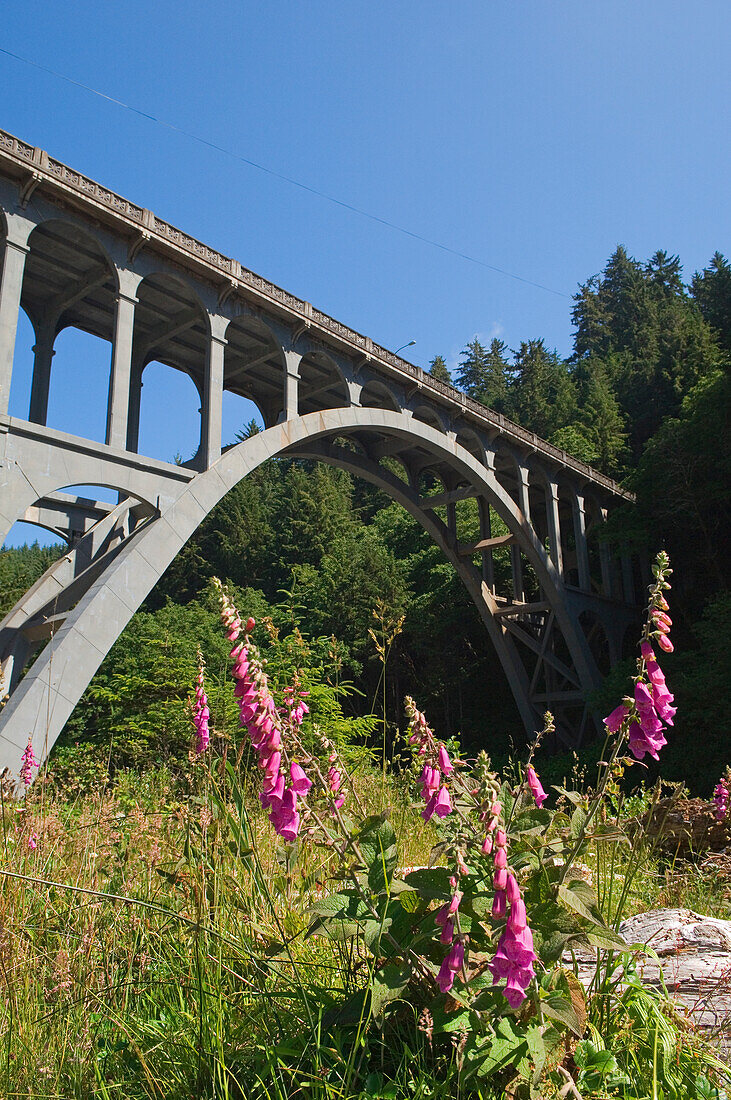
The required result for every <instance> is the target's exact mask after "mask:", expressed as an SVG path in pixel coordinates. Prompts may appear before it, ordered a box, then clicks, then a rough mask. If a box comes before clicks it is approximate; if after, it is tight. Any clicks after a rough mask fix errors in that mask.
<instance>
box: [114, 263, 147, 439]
mask: <svg viewBox="0 0 731 1100" xmlns="http://www.w3.org/2000/svg"><path fill="white" fill-rule="evenodd" d="M118 275H119V291H118V293H117V308H116V312H115V315H114V343H113V345H112V366H111V370H110V372H109V397H108V400H107V434H106V442H107V444H108V445H109V446H110V447H116V448H117V449H118V450H120V451H123V450H124V449H125V447H126V446H127V418H128V415H129V408H130V380H131V372H132V340H133V337H134V323H135V306H136V305H137V298H136V297H135V291H136V290H137V287H138V285H139V283H140V281H141V276H140V275H137V274H136V273H135V272H133V271H118Z"/></svg>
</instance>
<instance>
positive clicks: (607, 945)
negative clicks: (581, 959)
mask: <svg viewBox="0 0 731 1100" xmlns="http://www.w3.org/2000/svg"><path fill="white" fill-rule="evenodd" d="M586 938H587V940H588V941H589V943H590V944H591V946H592V947H599V948H601V949H602V950H603V951H626V950H627V947H628V944H627V941H626V940H625V939H623V938H622V936H620V934H619V932H615V931H614V929H613V928H609V927H608V926H605V927H603V928H600V929H599V931H593V932H587V933H586Z"/></svg>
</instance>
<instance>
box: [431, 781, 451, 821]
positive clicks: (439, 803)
mask: <svg viewBox="0 0 731 1100" xmlns="http://www.w3.org/2000/svg"><path fill="white" fill-rule="evenodd" d="M451 812H452V800H451V799H450V797H449V791H448V790H447V788H446V787H442V788H441V789H440V791H439V794H438V795H437V800H436V803H435V805H434V813H435V814H436V815H437V817H446V816H447V814H450V813H451Z"/></svg>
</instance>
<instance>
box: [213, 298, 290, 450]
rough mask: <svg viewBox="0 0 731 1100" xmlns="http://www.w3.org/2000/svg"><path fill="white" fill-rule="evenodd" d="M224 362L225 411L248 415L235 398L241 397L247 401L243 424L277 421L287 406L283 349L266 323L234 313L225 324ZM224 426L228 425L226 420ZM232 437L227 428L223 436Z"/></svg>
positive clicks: (262, 423)
mask: <svg viewBox="0 0 731 1100" xmlns="http://www.w3.org/2000/svg"><path fill="white" fill-rule="evenodd" d="M223 364H224V365H223V389H224V412H225V414H226V410H233V409H237V410H241V412H240V413H237V415H246V414H245V413H244V412H243V410H244V406H243V405H242V404H241V402H240V401H236V400H234V399H235V398H242V399H244V400H245V401H247V402H248V406H247V409H248V415H247V416H246V420H245V421H243V423H244V424H248V423H249V422H250V421H251V420H256V421H257V423H259V424H260V425H261V426H263V427H266V428H270V427H271V426H272V424H276V423H277V421H278V420H279V418H280V417H281V415H282V413H283V410H284V366H283V362H282V349H281V348H280V346H279V344H278V343H277V341H276V340H275V338H274V336H273V334H272V333H271V332H270V331H269V329H268V328H267V327H266V325H264V324H262V322H261V321H259V320H258V319H257V318H255V317H250V316H248V315H247V314H242V315H241V316H239V317H234V319H233V320H232V321H230V322H229V324H228V326H227V328H226V348H225V351H224V360H223ZM240 427H241V426H240V425H239V427H238V428H237V429H236V431H238V430H240ZM224 428H225V429H228V423H227V422H226V420H225V421H224ZM229 437H230V431H227V430H224V433H223V439H224V440H225V441H226V440H228V439H229Z"/></svg>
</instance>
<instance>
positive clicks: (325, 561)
mask: <svg viewBox="0 0 731 1100" xmlns="http://www.w3.org/2000/svg"><path fill="white" fill-rule="evenodd" d="M572 320H573V323H574V325H575V330H576V331H575V338H574V348H573V353H572V355H571V356H570V357H569V358H567V359H561V358H560V356H559V355H558V354H557V353H556V352H555V351H553V350H551V349H550V348H548V347H547V346H546V344H545V343H544V341H543V340H542V339H541V338H540V336H539V335H537V334H530V333H527V334H526V337H527V338H526V339H525V340H524V341H522V342H521V343H520V344H519V346H518V347H517V348H514V349H510V348H508V347H507V345H506V344H505V343H504V342H503V341H501V340H498V339H493V340H492V342H491V343H490V344H489V346H487V347H485V346H483V345H482V344H481V343H480V341H479V340H478V339H476V338H475V339H473V340H471V341H469V342H467V343H466V345H465V349H464V352H463V354H462V356H461V360H460V362H459V364H458V366H457V368H456V370H455V371H454V373H453V375H452V376H450V372H449V370H448V368H447V364H446V362H445V360H444V358H443V357H442V356H439V355H437V356H435V358H434V360H433V362H432V365H431V371H432V373H433V374H434V376H435V377H439V378H441V379H442V380H445V381H451V382H452V383H453V384H455V385H457V386H459V387H460V388H461V389H463V390H464V391H465V392H466V393H467V394H469V395H470V396H471V397H473V398H475V399H477V400H478V401H481V402H483V403H484V404H486V405H489V406H491V407H493V408H495V409H497V410H498V411H500V412H503V413H505V414H506V415H507V416H509V417H511V418H512V419H514V420H516V421H517V422H518V423H520V424H522V425H523V426H524V427H526V428H528V429H530V430H532V431H535V432H537V433H538V434H539V435H541V436H543V437H544V438H546V439H548V440H549V441H550V442H552V443H554V444H556V445H557V446H560V447H563V448H564V449H565V450H567V451H569V452H570V453H572V454H574V455H575V456H576V457H577V458H579V459H581V460H583V461H585V462H588V463H591V464H592V465H594V466H596V467H597V468H598V469H600V470H602V471H604V472H605V473H607V474H610V475H611V476H613V477H615V478H617V479H619V480H621V481H623V482H624V483H625V484H626V485H628V486H629V487H631V488H632V489H633V490H634V491H635V493H636V494H637V504H636V505H634V506H632V507H627V508H626V509H625V512H624V514H623V515H618V516H615V518H614V523H615V524H616V525H620V526H621V530H622V537H623V538H625V539H626V538H628V537H629V538H630V539H631V540H633V541H634V543H635V545H636V546H637V547H642V548H643V552H644V553H646V554H647V555H648V556H649V555H650V554H651V553H653V552H655V551H656V550H657V549H659V548H665V549H666V550H667V551H668V552H669V554H670V556H671V560H672V563H673V567H674V570H675V573H674V588H673V612H674V619H675V623H676V629H675V635H674V636H675V639H676V650H677V652H676V654H675V655H673V657H672V658H670V659H669V660H668V662H667V665H668V676H669V678H671V679H672V681H673V686H674V688H675V689H676V692H677V696H678V705H679V712H678V721H677V724H676V727H675V734H674V743H673V745H671V746H669V749H668V752H667V754H666V757H665V759H664V773H665V774H666V775H670V774H674V775H676V776H677V777H678V778H684V779H686V781H688V782H689V783H690V784H691V786H693V787H695V788H697V789H702V790H704V791H707V790H708V789H709V786H710V785H711V783H712V782H714V781H715V780H716V779H717V777H718V774H719V772H720V770H721V767H722V765H723V764H724V763H725V762H726V757H727V754H728V747H727V730H728V719H727V714H728V711H729V703H731V689H730V688H729V684H730V683H731V665H730V661H729V656H728V653H729V645H728V621H729V613H730V612H731V597H730V596H729V593H728V587H727V585H728V582H727V575H726V560H725V559H726V554H727V551H728V546H729V484H730V483H731V477H730V474H731V461H730V458H729V363H730V362H731V265H729V263H728V262H727V261H726V260H725V259H724V257H723V256H722V255H720V254H719V253H716V254H715V255H714V256H713V258H712V259H711V261H710V263H709V265H708V267H707V268H705V269H704V270H703V271H702V272H698V273H696V274H695V275H693V277H692V279H691V280H690V282H689V283H686V282H684V280H683V272H682V269H681V265H680V261H679V259H678V258H677V257H674V256H669V255H668V254H666V253H664V252H657V253H655V255H654V256H652V258H651V259H650V260H648V261H647V262H640V261H638V260H635V259H633V258H632V257H630V256H629V255H628V254H627V252H626V251H625V250H624V249H623V248H621V247H620V248H617V250H616V251H615V252H614V254H613V255H612V256H611V257H610V259H609V261H608V263H607V265H606V267H605V269H604V271H603V272H602V273H601V274H600V275H596V276H593V277H592V278H590V279H588V280H587V281H586V282H585V283H584V284H583V285H581V286H580V287H579V290H578V292H577V294H576V296H575V301H574V307H573V312H572ZM475 323H476V327H479V324H480V319H479V318H475ZM247 430H248V431H252V430H256V429H255V425H251V426H249V428H248V429H245V428H244V427H243V426H242V433H243V434H245V432H246V431H247ZM52 554H53V552H52V551H47V550H39V549H37V548H26V549H22V550H10V551H4V552H3V553H2V554H0V592H1V594H2V603H3V608H4V609H7V608H8V607H10V606H12V604H13V603H14V601H15V599H17V597H18V595H19V593H20V592H21V591H22V590H24V588H25V587H27V585H28V584H29V583H30V582H31V581H32V580H33V578H34V577H35V576H36V575H37V574H38V573H39V572H40V571H41V570H42V569H43V568H45V567H46V565H47V564H48V561H49V560H50V557H49V555H51V556H52ZM214 574H215V575H218V576H220V577H221V578H222V579H224V580H226V581H228V582H230V583H231V584H233V585H235V586H236V587H237V588H239V589H246V590H248V594H247V603H246V609H247V610H248V608H249V607H251V609H252V610H253V611H254V613H255V614H257V615H259V616H261V615H262V614H265V615H266V614H268V615H270V616H271V618H272V622H273V629H274V628H275V627H276V626H277V625H279V626H284V625H286V624H291V623H292V622H296V623H298V624H299V627H300V629H301V630H302V632H303V633H305V634H306V635H308V636H311V637H313V638H322V639H327V638H330V639H331V640H330V641H329V642H321V643H318V644H319V645H320V651H321V653H325V654H326V655H327V657H326V663H328V676H330V677H331V678H334V680H336V681H337V682H338V683H342V682H343V681H349V682H352V685H353V687H352V689H351V691H350V694H349V696H348V697H347V698H345V699H343V701H342V704H343V706H344V708H345V709H346V711H347V710H350V712H352V713H360V714H365V713H368V712H370V711H372V710H374V709H375V710H376V711H377V712H378V711H379V707H380V706H381V699H382V696H381V687H380V686H379V685H381V684H382V681H381V677H382V674H383V663H384V653H385V655H386V656H387V675H386V684H387V692H386V708H387V715H388V719H389V721H390V722H391V723H392V724H393V725H395V724H396V723H398V722H399V720H400V713H401V700H402V699H403V696H404V694H405V693H406V692H409V693H410V694H412V695H414V696H415V697H416V698H417V699H418V700H419V705H420V706H421V707H423V708H424V709H426V710H427V711H429V712H430V713H431V714H432V715H433V717H434V721H435V722H436V723H438V724H439V726H440V728H441V729H442V730H444V731H445V732H451V733H455V734H457V733H459V734H461V735H462V737H463V739H464V741H465V742H466V743H467V744H469V745H473V746H474V745H478V744H479V745H485V746H486V747H488V748H489V749H490V750H491V751H493V752H495V753H497V754H500V753H505V752H507V751H509V748H510V744H511V739H514V740H516V741H519V740H520V739H521V738H522V736H523V734H522V730H521V727H520V723H519V721H518V718H517V714H516V712H515V709H514V706H513V702H512V697H511V694H510V691H509V689H508V687H507V684H506V682H505V680H504V677H503V674H502V671H501V669H500V666H499V664H498V662H497V659H496V657H495V656H494V654H493V653H492V651H491V649H490V646H489V642H488V639H487V636H486V634H485V632H484V629H483V628H482V626H481V624H480V622H479V619H478V616H477V612H476V611H475V609H474V608H473V606H472V604H471V603H470V601H469V599H468V597H467V595H466V593H465V591H464V590H463V588H462V586H461V584H460V582H459V581H458V580H457V578H456V576H455V575H454V574H453V572H452V570H451V567H450V566H449V565H448V564H447V563H446V561H445V560H444V559H443V558H442V556H441V554H440V552H439V550H438V549H437V548H436V547H435V546H434V545H433V544H432V543H431V541H430V540H429V538H428V537H427V536H426V534H425V533H424V532H423V531H422V529H421V528H420V527H419V526H418V525H417V524H416V523H415V521H414V520H413V519H412V518H411V517H410V516H409V515H408V514H407V513H406V512H404V511H403V510H402V509H401V508H400V507H399V506H397V505H395V504H393V503H391V502H390V501H389V500H388V499H387V498H385V497H383V496H382V495H381V494H380V493H379V492H378V491H377V490H374V489H373V488H372V487H370V486H367V485H365V484H364V483H361V482H358V481H354V480H353V479H352V478H350V477H349V476H348V475H347V474H345V473H343V472H342V471H338V470H333V469H331V468H329V467H325V466H321V465H316V464H307V463H300V464H293V463H291V462H288V461H277V460H274V461H270V462H269V463H267V464H266V465H264V466H262V467H260V468H259V469H258V470H256V471H255V472H254V473H253V474H252V475H250V476H249V477H248V478H247V479H246V480H245V481H243V482H242V483H241V484H239V485H238V486H237V487H236V488H235V489H234V490H233V491H232V492H231V493H229V494H228V496H227V497H226V498H225V499H224V500H223V501H222V502H221V504H220V505H219V506H218V507H217V508H216V509H215V510H214V511H213V512H212V513H211V515H210V516H209V517H208V519H207V520H206V521H205V522H204V523H203V524H202V526H201V527H200V529H199V530H198V532H197V533H196V534H195V536H194V537H193V538H192V539H191V540H190V542H189V543H188V545H187V546H186V547H185V548H184V550H183V551H182V552H181V554H180V555H179V557H178V558H177V559H176V561H175V562H174V563H173V565H172V566H171V567H170V569H169V570H168V572H167V574H166V575H165V577H164V578H163V579H162V581H161V582H160V584H159V585H158V586H157V588H156V590H155V591H154V592H153V593H152V594H151V596H150V598H149V600H148V603H147V606H146V608H145V610H144V611H142V612H140V613H139V614H138V615H137V616H135V619H134V620H133V622H132V624H131V625H130V627H129V629H128V630H127V632H126V634H125V636H124V637H123V638H122V639H121V640H120V641H119V642H118V643H117V645H116V646H115V647H114V649H113V650H112V652H111V653H110V655H109V657H108V658H107V660H106V662H105V663H104V666H103V667H102V669H101V670H100V672H99V674H98V676H97V677H96V678H95V681H94V683H93V684H92V686H91V688H90V689H89V691H88V692H87V694H86V696H85V697H84V700H83V701H82V703H81V704H80V706H79V707H78V708H77V710H76V713H75V715H74V716H73V718H72V720H71V722H70V723H69V728H68V729H67V731H66V734H65V746H66V748H65V749H63V748H62V752H64V751H65V752H67V753H69V752H71V751H72V748H70V747H73V746H74V745H78V746H79V747H78V748H77V749H75V750H73V751H75V752H77V753H78V754H86V755H87V756H89V755H91V756H93V754H94V753H95V752H97V751H100V747H101V748H103V750H104V752H106V753H107V754H109V753H110V751H111V758H112V759H116V760H118V762H119V763H123V764H129V763H132V764H134V765H135V766H143V765H145V764H146V763H152V762H155V761H156V760H160V759H167V758H168V757H169V756H170V753H171V752H172V751H173V746H175V745H177V744H178V738H183V739H184V731H185V729H186V718H185V712H184V708H183V706H182V702H183V700H184V699H185V695H186V692H187V691H188V688H189V683H188V682H187V681H186V682H185V683H181V682H179V675H178V673H177V672H175V673H174V672H173V670H174V669H180V667H181V664H180V662H182V667H184V668H189V669H190V671H191V674H192V670H193V663H194V656H195V650H196V646H197V644H198V642H199V641H200V642H201V643H202V644H203V642H204V640H205V637H206V636H208V635H209V634H210V632H211V629H212V626H211V624H212V623H213V610H212V606H213V605H212V602H211V595H210V590H209V580H210V577H211V576H212V575H214ZM242 609H244V605H243V603H242ZM379 645H380V647H381V653H380V654H379V651H378V646H379ZM323 660H325V658H323ZM620 674H621V670H620V671H619V672H615V673H613V674H612V685H610V686H611V690H608V692H607V696H608V699H609V700H610V701H611V699H613V698H614V695H615V694H616V690H617V686H616V685H617V677H618V676H619V675H620ZM619 690H622V689H621V688H620V689H619ZM112 726H113V727H114V730H115V731H116V733H115V742H114V746H113V748H112V749H111V750H110V747H109V730H110V728H111V727H112ZM125 728H133V729H134V731H135V735H134V738H133V739H132V740H134V743H135V746H136V749H135V752H134V753H133V754H130V752H129V751H128V750H127V749H125V744H124V742H125ZM180 743H181V744H182V741H181V742H180ZM701 744H702V746H703V752H702V757H701V755H700V750H699V746H700V745H701Z"/></svg>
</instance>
